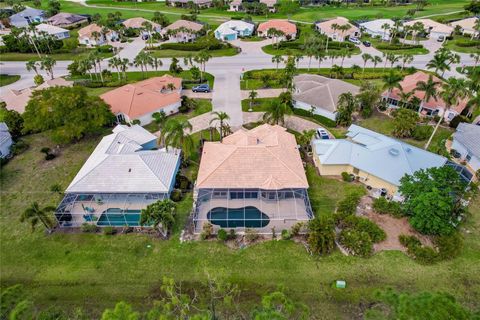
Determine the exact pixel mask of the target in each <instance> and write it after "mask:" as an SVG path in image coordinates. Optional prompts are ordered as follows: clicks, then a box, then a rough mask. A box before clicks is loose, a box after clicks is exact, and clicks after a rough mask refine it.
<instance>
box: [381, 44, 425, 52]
mask: <svg viewBox="0 0 480 320" xmlns="http://www.w3.org/2000/svg"><path fill="white" fill-rule="evenodd" d="M375 48H377V49H378V50H407V49H420V48H423V46H422V45H421V44H390V43H379V44H377V45H376V46H375Z"/></svg>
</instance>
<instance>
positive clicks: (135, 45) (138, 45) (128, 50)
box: [116, 37, 146, 62]
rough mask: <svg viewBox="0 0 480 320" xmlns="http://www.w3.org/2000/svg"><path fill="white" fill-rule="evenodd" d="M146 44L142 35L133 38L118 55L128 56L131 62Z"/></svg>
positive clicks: (120, 56)
mask: <svg viewBox="0 0 480 320" xmlns="http://www.w3.org/2000/svg"><path fill="white" fill-rule="evenodd" d="M145 46H146V43H145V40H142V38H141V37H137V38H135V39H133V41H132V42H129V43H126V44H125V46H124V47H123V49H122V50H120V52H119V53H118V54H117V55H116V57H118V58H121V59H123V58H127V59H128V60H129V61H130V62H133V59H135V57H136V56H137V55H138V54H139V53H140V51H142V50H143V49H144V48H145Z"/></svg>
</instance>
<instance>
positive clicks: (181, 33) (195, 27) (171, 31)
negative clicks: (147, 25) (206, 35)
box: [162, 20, 204, 42]
mask: <svg viewBox="0 0 480 320" xmlns="http://www.w3.org/2000/svg"><path fill="white" fill-rule="evenodd" d="M203 28H204V25H203V24H201V23H198V22H194V21H189V20H177V21H175V22H174V23H172V24H170V25H168V26H167V27H165V28H164V29H163V30H162V35H165V36H168V39H169V40H170V41H171V42H191V41H194V40H195V39H196V38H197V37H198V36H199V33H200V31H201V30H202V29H203Z"/></svg>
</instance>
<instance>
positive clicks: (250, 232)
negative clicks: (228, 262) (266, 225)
mask: <svg viewBox="0 0 480 320" xmlns="http://www.w3.org/2000/svg"><path fill="white" fill-rule="evenodd" d="M258 238H260V236H259V234H258V232H257V231H256V230H254V229H250V228H248V229H245V239H246V240H247V241H248V242H254V241H256V240H258Z"/></svg>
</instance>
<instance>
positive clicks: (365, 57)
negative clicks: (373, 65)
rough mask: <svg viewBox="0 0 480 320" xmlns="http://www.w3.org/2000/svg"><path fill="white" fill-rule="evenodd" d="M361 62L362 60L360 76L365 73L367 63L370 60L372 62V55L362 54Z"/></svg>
mask: <svg viewBox="0 0 480 320" xmlns="http://www.w3.org/2000/svg"><path fill="white" fill-rule="evenodd" d="M362 60H363V71H362V74H363V73H365V67H366V66H367V62H368V61H370V60H373V58H372V55H371V54H369V53H364V54H362Z"/></svg>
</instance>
